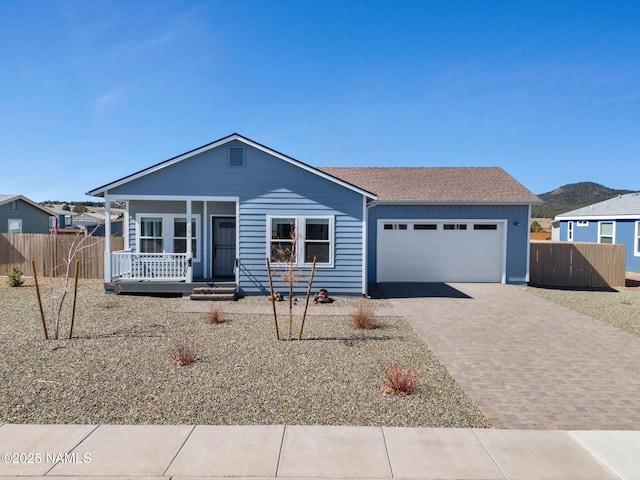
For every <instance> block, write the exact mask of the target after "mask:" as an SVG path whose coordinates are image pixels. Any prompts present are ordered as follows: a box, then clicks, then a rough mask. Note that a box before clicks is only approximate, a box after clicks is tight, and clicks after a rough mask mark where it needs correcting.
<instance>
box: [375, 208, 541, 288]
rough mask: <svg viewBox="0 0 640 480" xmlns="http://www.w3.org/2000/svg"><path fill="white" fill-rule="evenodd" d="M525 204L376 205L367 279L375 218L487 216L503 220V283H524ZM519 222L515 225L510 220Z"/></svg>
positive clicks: (526, 228) (527, 231) (527, 243)
mask: <svg viewBox="0 0 640 480" xmlns="http://www.w3.org/2000/svg"><path fill="white" fill-rule="evenodd" d="M528 215H529V207H528V206H526V205H525V206H522V205H495V206H492V205H378V206H376V207H373V208H372V209H371V210H370V213H369V225H368V235H369V236H368V242H367V248H368V249H369V252H368V275H367V277H368V281H369V282H370V283H374V282H375V281H376V276H377V269H376V257H377V255H376V253H377V251H376V250H377V249H376V245H377V223H378V220H382V219H384V220H393V219H404V220H409V219H420V220H423V219H435V220H437V219H442V220H444V219H451V220H453V219H468V220H473V219H478V220H480V219H491V220H507V268H506V270H507V283H525V282H526V281H527V271H528V264H527V261H528V258H527V253H528V248H529V227H528ZM516 222H517V223H519V225H518V226H515V225H514V223H516Z"/></svg>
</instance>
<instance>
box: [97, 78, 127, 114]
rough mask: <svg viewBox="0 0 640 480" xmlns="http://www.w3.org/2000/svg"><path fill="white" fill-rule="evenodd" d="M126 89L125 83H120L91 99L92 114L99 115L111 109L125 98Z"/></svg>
mask: <svg viewBox="0 0 640 480" xmlns="http://www.w3.org/2000/svg"><path fill="white" fill-rule="evenodd" d="M126 90H127V87H126V86H125V85H121V86H119V87H116V88H113V89H111V90H109V91H108V92H107V93H105V94H104V95H102V96H100V97H98V98H96V99H95V100H93V101H92V104H93V114H94V115H97V116H100V115H103V114H106V113H108V112H110V111H112V110H113V109H114V108H116V107H117V106H118V105H119V104H121V103H122V102H123V101H124V100H125V97H126V95H125V92H126Z"/></svg>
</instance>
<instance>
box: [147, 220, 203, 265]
mask: <svg viewBox="0 0 640 480" xmlns="http://www.w3.org/2000/svg"><path fill="white" fill-rule="evenodd" d="M137 219H138V239H137V245H138V251H139V252H140V253H186V252H187V217H186V216H183V215H171V214H139V215H138V216H137ZM199 247H200V215H195V214H194V215H193V216H192V217H191V253H192V255H193V259H194V261H199V257H200V255H199Z"/></svg>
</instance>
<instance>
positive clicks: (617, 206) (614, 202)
mask: <svg viewBox="0 0 640 480" xmlns="http://www.w3.org/2000/svg"><path fill="white" fill-rule="evenodd" d="M612 215H635V216H638V218H640V192H638V193H627V194H625V195H619V196H617V197H614V198H610V199H609V200H605V201H604V202H599V203H594V204H593V205H587V206H586V207H582V208H578V209H576V210H572V211H570V212H566V213H562V214H560V215H556V218H566V217H601V216H612Z"/></svg>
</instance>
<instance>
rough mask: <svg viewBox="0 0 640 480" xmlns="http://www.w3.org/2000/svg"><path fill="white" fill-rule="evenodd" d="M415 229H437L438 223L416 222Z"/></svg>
mask: <svg viewBox="0 0 640 480" xmlns="http://www.w3.org/2000/svg"><path fill="white" fill-rule="evenodd" d="M413 229H414V230H437V229H438V225H436V224H435V223H416V224H414V225H413Z"/></svg>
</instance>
